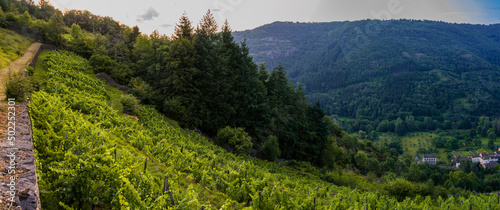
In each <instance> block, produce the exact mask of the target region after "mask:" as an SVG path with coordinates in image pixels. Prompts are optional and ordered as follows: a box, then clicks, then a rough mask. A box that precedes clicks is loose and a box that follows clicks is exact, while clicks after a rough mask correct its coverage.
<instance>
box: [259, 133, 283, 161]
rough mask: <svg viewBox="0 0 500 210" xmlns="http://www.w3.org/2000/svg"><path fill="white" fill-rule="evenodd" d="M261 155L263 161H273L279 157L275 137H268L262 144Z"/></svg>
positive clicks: (278, 148)
mask: <svg viewBox="0 0 500 210" xmlns="http://www.w3.org/2000/svg"><path fill="white" fill-rule="evenodd" d="M261 153H262V156H263V158H264V159H266V160H270V161H275V160H276V159H277V158H278V157H279V156H280V155H281V151H280V147H279V142H278V138H277V137H276V136H268V137H267V139H266V141H264V143H263V144H262V149H261Z"/></svg>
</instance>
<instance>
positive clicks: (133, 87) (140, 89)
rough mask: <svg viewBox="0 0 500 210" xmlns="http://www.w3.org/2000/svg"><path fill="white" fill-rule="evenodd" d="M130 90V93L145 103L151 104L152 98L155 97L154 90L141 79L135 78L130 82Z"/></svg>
mask: <svg viewBox="0 0 500 210" xmlns="http://www.w3.org/2000/svg"><path fill="white" fill-rule="evenodd" d="M128 86H129V87H130V90H129V92H130V93H131V94H132V95H134V96H135V97H137V98H138V99H139V100H141V101H143V102H145V103H151V102H152V101H151V100H152V97H153V89H152V88H151V86H150V85H149V84H148V83H146V82H144V80H142V79H141V78H140V77H134V78H132V79H131V80H130V82H129V85H128Z"/></svg>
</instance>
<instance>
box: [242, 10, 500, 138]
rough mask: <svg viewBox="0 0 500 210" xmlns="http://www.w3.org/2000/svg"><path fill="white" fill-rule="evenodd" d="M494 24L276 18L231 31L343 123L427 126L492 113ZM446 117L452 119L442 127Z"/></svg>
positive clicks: (496, 63)
mask: <svg viewBox="0 0 500 210" xmlns="http://www.w3.org/2000/svg"><path fill="white" fill-rule="evenodd" d="M499 29H500V24H496V25H470V24H450V23H444V22H433V21H409V20H400V21H375V20H364V21H356V22H332V23H289V22H287V23H283V22H276V23H272V24H268V25H265V26H262V27H259V28H256V29H254V30H248V31H243V32H236V33H234V36H235V40H238V41H243V39H246V40H247V43H248V46H249V48H250V53H251V55H253V56H254V61H256V62H261V61H263V62H266V63H267V64H268V65H270V66H271V67H275V66H277V64H278V63H280V62H282V63H283V65H284V66H285V68H286V70H287V71H288V76H289V78H290V79H291V80H292V81H293V82H295V83H296V84H302V85H303V86H304V89H305V90H306V94H307V96H308V98H309V100H310V101H316V100H319V101H321V105H322V107H323V108H324V109H325V111H326V112H327V114H328V115H337V116H339V117H349V118H353V119H355V120H354V121H349V122H346V123H347V124H349V125H350V126H351V127H352V129H347V130H351V131H354V132H357V131H358V130H366V131H368V132H370V128H369V125H370V126H372V127H373V128H372V130H373V129H375V128H377V126H378V123H377V122H374V121H377V120H378V122H380V121H382V120H384V119H387V120H396V119H397V118H398V117H400V118H402V119H403V120H404V119H405V117H407V116H410V115H412V116H414V117H415V118H416V119H417V120H419V121H423V120H424V119H423V118H424V117H431V118H432V119H431V120H436V121H437V122H438V123H437V124H436V126H434V127H433V129H436V128H437V127H441V128H442V129H449V128H450V127H453V126H456V127H463V128H467V129H470V128H471V126H472V125H471V124H458V123H459V121H460V120H464V121H467V120H469V121H472V122H475V121H477V118H478V117H479V116H483V115H486V116H499V115H500V108H499V107H498V106H497V104H498V103H500V92H499V91H498V90H500V83H499V82H498V81H500V50H499V49H500V30H499ZM465 119H467V120H465ZM363 120H367V121H363ZM446 120H448V121H451V122H454V123H456V124H454V125H449V127H446V126H445V125H444V123H443V122H444V121H446ZM344 128H348V127H345V126H344ZM417 130H426V129H425V128H418V129H417Z"/></svg>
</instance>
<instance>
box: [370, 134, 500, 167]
mask: <svg viewBox="0 0 500 210" xmlns="http://www.w3.org/2000/svg"><path fill="white" fill-rule="evenodd" d="M437 137H439V136H438V135H437V134H434V133H432V132H411V133H408V134H406V135H405V136H398V135H397V134H395V133H380V134H379V140H378V141H377V142H376V144H385V143H387V144H389V143H391V142H393V141H395V140H398V139H401V144H402V147H403V154H404V155H405V157H407V156H411V157H412V158H414V157H415V156H416V155H417V151H418V150H419V148H424V149H432V148H434V145H433V143H432V142H433V139H434V138H437ZM447 138H451V136H447ZM479 139H480V140H481V142H482V143H481V146H461V147H460V148H458V149H457V150H454V151H455V152H456V153H457V155H460V157H468V156H470V155H472V154H471V153H470V151H469V150H470V149H471V148H473V149H475V150H477V151H478V152H486V153H492V152H493V151H494V150H491V149H489V148H488V138H485V137H479ZM460 143H462V141H461V142H460ZM495 145H500V137H497V139H496V140H495ZM436 150H437V152H436V155H437V159H438V161H440V160H442V161H443V162H444V163H446V164H451V159H449V158H448V156H449V155H451V157H452V158H454V156H453V155H452V152H451V151H450V150H449V149H447V148H437V149H436ZM418 156H419V158H420V159H421V158H422V154H418Z"/></svg>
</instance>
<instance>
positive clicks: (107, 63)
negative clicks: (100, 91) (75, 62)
mask: <svg viewBox="0 0 500 210" xmlns="http://www.w3.org/2000/svg"><path fill="white" fill-rule="evenodd" d="M89 65H90V67H92V69H94V72H95V73H99V72H104V73H106V74H108V75H111V72H112V69H113V68H114V66H115V65H116V63H115V62H114V61H113V59H111V58H110V57H109V56H108V53H107V51H106V48H105V47H104V46H97V47H96V48H95V49H94V52H93V53H92V56H91V57H90V59H89Z"/></svg>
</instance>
